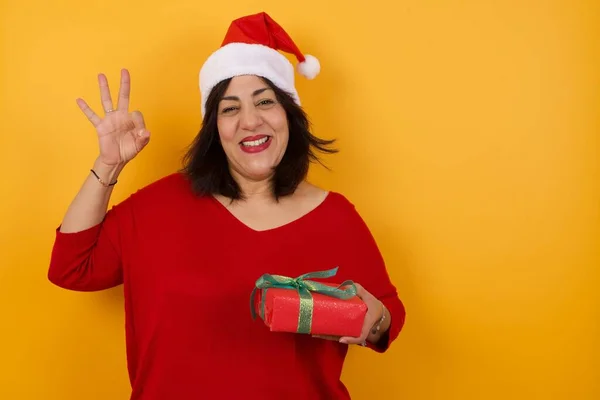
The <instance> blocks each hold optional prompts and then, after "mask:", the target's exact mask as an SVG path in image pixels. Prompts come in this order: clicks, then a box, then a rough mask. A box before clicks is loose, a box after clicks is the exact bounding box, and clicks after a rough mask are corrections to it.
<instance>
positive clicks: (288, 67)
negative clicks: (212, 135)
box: [200, 12, 321, 115]
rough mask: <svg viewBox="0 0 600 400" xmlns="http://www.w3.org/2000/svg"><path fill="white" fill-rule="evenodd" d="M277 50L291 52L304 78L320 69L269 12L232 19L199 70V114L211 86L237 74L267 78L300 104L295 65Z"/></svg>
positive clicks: (312, 58)
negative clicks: (218, 42)
mask: <svg viewBox="0 0 600 400" xmlns="http://www.w3.org/2000/svg"><path fill="white" fill-rule="evenodd" d="M278 50H281V51H284V52H286V53H290V54H293V55H294V56H295V57H296V59H297V60H298V64H297V69H298V72H299V73H300V74H301V75H303V76H305V77H306V78H308V79H313V78H314V77H316V76H317V75H318V73H319V72H320V69H321V66H320V64H319V60H317V59H316V58H315V57H313V56H311V55H308V54H303V53H302V52H301V51H300V50H299V49H298V47H297V46H296V44H295V43H294V42H293V41H292V39H291V38H290V37H289V35H288V34H287V33H286V32H285V31H284V30H283V28H282V27H281V26H279V25H278V24H277V23H276V22H275V21H274V20H273V19H272V18H271V17H270V16H269V15H268V14H266V13H264V12H261V13H258V14H253V15H248V16H245V17H241V18H238V19H236V20H234V21H233V22H232V23H231V25H230V26H229V29H228V31H227V34H226V35H225V39H224V40H223V43H222V44H221V47H220V48H219V49H218V50H217V51H215V52H214V53H212V54H211V55H210V56H209V57H208V59H207V60H206V62H205V63H204V65H203V66H202V69H201V70H200V93H201V96H202V115H204V114H205V112H206V110H205V105H206V98H207V97H208V95H209V93H210V91H211V90H212V88H213V87H214V86H215V85H216V84H217V83H219V82H220V81H222V80H224V79H228V78H232V77H234V76H239V75H258V76H261V77H264V78H267V79H269V80H270V81H271V82H273V84H275V85H276V86H277V87H279V88H280V89H282V90H285V91H286V92H289V93H290V94H291V95H292V96H293V98H294V100H295V102H296V103H297V104H298V105H299V104H300V97H299V96H298V92H297V91H296V88H295V85H294V66H293V65H292V64H291V63H290V62H289V61H288V59H287V58H286V57H285V56H284V55H283V54H281V53H280V52H279V51H278Z"/></svg>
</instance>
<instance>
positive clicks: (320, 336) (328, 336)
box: [312, 335, 340, 342]
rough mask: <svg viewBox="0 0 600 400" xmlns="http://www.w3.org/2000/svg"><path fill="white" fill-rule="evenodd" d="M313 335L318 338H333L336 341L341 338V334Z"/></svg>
mask: <svg viewBox="0 0 600 400" xmlns="http://www.w3.org/2000/svg"><path fill="white" fill-rule="evenodd" d="M312 337H314V338H317V339H324V340H333V341H335V342H337V341H338V340H340V337H339V336H331V335H312Z"/></svg>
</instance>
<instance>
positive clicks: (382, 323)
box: [367, 302, 391, 343]
mask: <svg viewBox="0 0 600 400" xmlns="http://www.w3.org/2000/svg"><path fill="white" fill-rule="evenodd" d="M380 303H381V314H380V317H379V319H378V320H377V322H375V324H374V325H373V326H372V327H371V330H370V331H369V336H368V338H367V340H368V341H369V342H371V343H377V342H378V341H379V340H380V339H381V338H382V336H384V335H385V333H386V332H387V331H388V330H389V329H390V326H391V314H390V312H389V310H388V309H387V307H386V306H385V304H384V303H383V302H380Z"/></svg>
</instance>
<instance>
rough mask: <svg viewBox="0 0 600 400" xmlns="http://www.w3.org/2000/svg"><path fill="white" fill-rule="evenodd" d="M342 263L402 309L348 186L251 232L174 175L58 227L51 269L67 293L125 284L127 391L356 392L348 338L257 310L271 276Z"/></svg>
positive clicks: (196, 395)
mask: <svg viewBox="0 0 600 400" xmlns="http://www.w3.org/2000/svg"><path fill="white" fill-rule="evenodd" d="M335 266H339V271H338V273H337V275H336V276H334V277H332V278H328V279H325V280H324V281H325V282H327V281H329V282H337V283H340V282H342V281H344V280H346V279H352V280H354V281H355V282H358V283H360V284H361V285H363V286H364V287H365V289H367V290H368V291H369V292H371V293H372V294H373V295H375V296H376V297H378V298H379V299H380V300H382V301H383V302H384V303H385V305H386V306H387V307H388V309H389V311H390V313H391V315H392V319H391V321H392V324H391V327H390V330H389V335H388V337H387V338H386V339H385V340H384V341H383V343H382V344H381V346H380V347H375V346H370V345H369V347H371V348H372V349H373V350H375V351H378V352H383V351H385V350H386V349H387V348H388V346H389V345H390V343H391V342H392V341H393V340H394V339H395V338H396V337H397V336H398V334H399V332H400V330H401V328H402V326H403V324H404V315H405V314H404V307H403V305H402V303H401V301H400V300H399V298H398V296H397V293H396V288H395V287H394V285H393V284H392V283H391V282H390V279H389V277H388V274H387V272H386V269H385V266H384V261H383V259H382V257H381V255H380V253H379V250H378V248H377V245H376V243H375V241H374V240H373V237H372V236H371V233H370V232H369V230H368V228H367V226H366V225H365V223H364V222H363V220H362V219H361V217H360V216H359V214H358V213H357V212H356V210H355V208H354V206H353V205H352V204H351V203H350V202H349V201H348V200H347V199H346V198H344V197H343V196H342V195H341V194H339V193H336V192H330V193H329V195H328V196H327V198H326V199H325V200H324V202H323V203H321V204H320V205H319V206H318V207H317V208H316V209H314V210H313V211H312V212H310V213H308V214H307V215H305V216H304V217H302V218H300V219H298V220H296V221H294V222H291V223H289V224H287V225H284V226H282V227H278V228H275V229H271V230H267V231H254V230H252V229H250V228H249V227H247V226H246V225H244V224H242V223H241V222H240V221H239V220H237V219H236V218H235V217H234V216H233V215H232V214H230V213H229V211H228V210H227V209H226V208H225V207H223V206H222V205H221V204H220V203H219V202H218V201H217V200H216V199H214V198H213V197H197V196H195V195H194V194H193V193H192V192H191V190H190V186H189V184H188V182H187V181H186V180H185V179H184V178H183V176H182V175H180V174H172V175H169V176H167V177H165V178H163V179H160V180H159V181H157V182H154V183H152V184H150V185H148V186H147V187H145V188H143V189H141V190H139V191H137V192H136V193H134V194H133V195H131V196H130V197H128V198H127V199H126V200H124V201H123V202H121V203H119V204H117V205H116V206H114V207H112V208H111V209H110V210H109V211H108V213H107V214H106V217H105V218H104V220H103V222H102V223H101V224H99V225H97V226H94V227H92V228H89V229H87V230H84V231H81V232H77V233H62V232H60V231H59V230H58V229H57V231H56V240H55V244H54V249H53V251H52V257H51V262H50V268H49V272H48V277H49V279H50V281H51V282H53V283H54V284H56V285H58V286H60V287H62V288H66V289H71V290H78V291H94V290H102V289H107V288H111V287H114V286H116V285H120V284H123V288H124V294H125V316H126V323H125V334H126V345H127V368H128V372H129V377H130V381H131V385H132V394H131V399H143V400H165V399H169V400H174V399H177V400H187V399H242V398H243V399H262V400H265V399H266V400H269V399H277V400H280V399H288V400H295V399H302V400H305V399H312V400H318V399H328V400H335V399H349V398H350V395H349V393H348V391H347V389H346V388H345V386H344V384H343V383H342V382H341V381H340V374H341V372H342V366H343V362H344V358H345V356H346V352H347V350H348V346H347V345H343V344H340V343H337V342H334V341H328V340H322V339H316V338H312V337H311V336H310V335H304V334H295V333H273V332H270V331H269V330H268V328H267V327H266V326H265V324H264V322H263V321H262V320H261V319H260V318H258V319H256V320H252V319H251V316H250V306H249V304H250V303H249V302H250V293H251V291H252V289H253V287H254V283H255V281H256V279H258V278H259V277H260V276H261V275H263V274H264V273H272V274H279V275H286V276H292V277H295V276H298V275H301V274H303V273H306V272H311V271H318V270H325V269H330V268H333V267H335Z"/></svg>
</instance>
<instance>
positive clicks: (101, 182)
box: [90, 169, 117, 187]
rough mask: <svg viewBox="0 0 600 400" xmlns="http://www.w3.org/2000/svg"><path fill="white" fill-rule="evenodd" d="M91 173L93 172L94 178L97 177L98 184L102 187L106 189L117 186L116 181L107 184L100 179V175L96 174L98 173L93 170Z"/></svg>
mask: <svg viewBox="0 0 600 400" xmlns="http://www.w3.org/2000/svg"><path fill="white" fill-rule="evenodd" d="M90 171H92V174H94V176H95V177H96V179H98V182H100V184H101V185H102V186H104V187H109V186H114V185H116V184H117V181H116V180H115V181H114V182H113V183H106V182H104V181H103V180H102V179H100V177H99V176H98V174H97V173H96V171H94V170H93V169H90Z"/></svg>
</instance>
